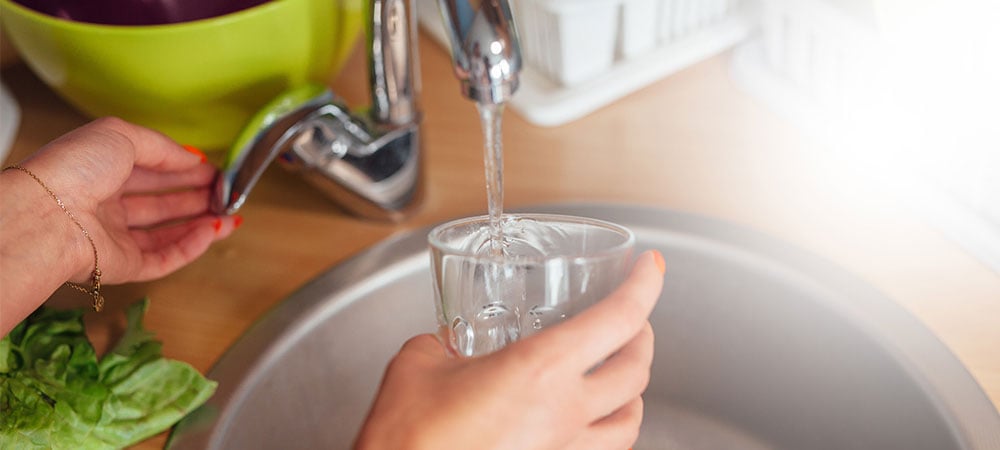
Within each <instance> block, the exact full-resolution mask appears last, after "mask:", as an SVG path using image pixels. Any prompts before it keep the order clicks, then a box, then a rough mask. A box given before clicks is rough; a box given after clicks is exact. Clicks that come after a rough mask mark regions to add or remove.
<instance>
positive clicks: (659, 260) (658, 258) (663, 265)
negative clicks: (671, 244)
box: [653, 250, 667, 275]
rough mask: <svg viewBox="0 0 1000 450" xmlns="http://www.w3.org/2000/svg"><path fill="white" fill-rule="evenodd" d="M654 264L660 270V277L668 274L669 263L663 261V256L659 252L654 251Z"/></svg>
mask: <svg viewBox="0 0 1000 450" xmlns="http://www.w3.org/2000/svg"><path fill="white" fill-rule="evenodd" d="M653 262H655V263H656V267H657V268H658V269H660V275H663V274H666V273H667V262H666V261H664V260H663V254H661V253H660V252H659V251H657V250H653Z"/></svg>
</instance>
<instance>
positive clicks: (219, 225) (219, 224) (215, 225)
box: [212, 219, 222, 234]
mask: <svg viewBox="0 0 1000 450" xmlns="http://www.w3.org/2000/svg"><path fill="white" fill-rule="evenodd" d="M212 228H215V234H219V231H222V219H215V220H213V221H212Z"/></svg>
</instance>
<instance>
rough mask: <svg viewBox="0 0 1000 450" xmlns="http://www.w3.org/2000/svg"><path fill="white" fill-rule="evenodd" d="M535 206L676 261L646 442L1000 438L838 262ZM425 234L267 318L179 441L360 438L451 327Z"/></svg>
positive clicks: (627, 219)
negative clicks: (605, 225) (424, 346)
mask: <svg viewBox="0 0 1000 450" xmlns="http://www.w3.org/2000/svg"><path fill="white" fill-rule="evenodd" d="M531 211H533V212H548V213H560V214H572V215H580V216H589V217H595V218H599V219H604V220H609V221H613V222H616V223H619V224H622V225H625V226H627V227H629V228H631V229H632V230H633V231H634V232H635V234H636V238H637V250H644V249H647V248H656V249H659V250H660V251H661V252H663V254H664V255H665V257H666V261H667V281H666V284H665V286H664V290H663V294H662V298H661V299H660V302H659V304H658V305H657V307H656V310H655V311H654V312H653V315H652V319H651V321H652V323H653V328H654V330H655V333H656V356H655V361H654V364H653V369H652V370H653V374H652V380H651V383H650V386H649V388H648V390H647V391H646V394H645V396H644V398H645V405H646V412H645V418H644V422H643V427H642V432H641V436H640V438H639V441H638V442H637V443H636V444H635V447H634V448H635V449H636V450H640V449H655V450H669V449H811V450H823V449H838V450H842V449H908V450H918V449H928V450H948V449H997V448H1000V415H998V413H997V410H996V408H995V407H994V406H993V404H992V403H991V402H990V401H989V399H988V398H987V397H986V395H985V393H984V392H983V390H982V389H981V388H980V387H979V386H978V385H977V384H976V382H975V381H974V380H973V378H972V377H971V375H969V373H968V372H967V371H966V369H965V368H964V367H963V366H962V365H961V363H960V362H959V361H958V360H957V359H956V358H955V357H954V356H953V355H952V354H951V353H950V352H949V350H948V349H947V348H946V347H945V346H944V345H943V344H942V343H941V342H940V341H938V340H937V339H936V338H935V337H934V336H933V335H932V334H931V333H930V331H929V330H927V329H926V328H925V327H924V326H923V325H921V324H920V323H919V322H918V321H917V320H916V319H915V318H914V317H912V316H911V315H910V314H908V313H907V312H906V311H904V310H903V309H902V308H901V307H899V306H898V305H896V304H894V303H893V302H892V301H891V300H889V299H888V298H886V297H885V296H884V295H882V294H881V293H879V292H878V291H877V290H875V289H874V288H873V287H871V286H869V285H868V284H866V283H865V282H863V281H862V280H860V279H858V278H857V277H854V276H852V275H851V274H849V273H847V272H846V271H844V270H843V269H840V268H838V267H836V266H835V265H833V264H831V263H830V262H827V261H825V260H822V259H821V258H818V257H816V256H813V255H810V254H808V253H806V252H803V251H802V250H799V249H796V248H793V247H791V246H789V245H787V244H785V243H782V242H781V241H780V240H778V239H775V238H773V237H768V236H765V235H762V234H760V233H758V232H754V231H752V230H748V229H745V228H742V227H739V226H736V225H733V224H728V223H724V222H720V221H717V220H713V219H708V218H704V217H697V216H693V215H689V214H683V213H679V212H673V211H666V210H658V209H649V208H644V207H635V206H623V205H615V206H610V205H592V204H568V205H549V206H544V207H539V208H532V209H531ZM427 231H428V230H426V229H425V230H421V231H416V232H409V233H406V234H403V235H400V236H397V237H394V238H392V239H389V240H388V241H386V242H383V243H381V244H378V245H376V246H374V247H373V248H371V249H369V250H367V251H365V252H363V253H361V254H360V255H358V256H356V257H354V258H352V259H351V260H349V261H347V262H345V263H342V264H340V265H337V266H336V267H333V268H332V269H330V270H329V271H327V272H326V273H324V274H322V275H320V276H319V277H317V278H316V279H315V280H313V281H312V282H310V283H308V284H307V285H305V286H304V287H303V288H302V289H300V290H299V291H298V292H296V293H295V294H293V295H292V296H291V297H289V298H288V299H287V300H286V301H284V302H282V303H281V304H279V305H278V306H277V307H275V308H274V309H273V310H272V311H270V312H269V313H268V314H266V315H265V316H264V317H263V318H262V319H261V320H260V321H259V322H258V323H256V324H255V325H254V326H252V327H251V328H250V329H249V330H248V331H247V333H246V334H245V335H244V336H243V337H242V338H240V339H239V340H238V341H237V342H236V343H235V344H234V345H233V347H232V348H231V349H229V350H228V351H227V353H226V354H225V355H224V356H223V357H222V358H221V359H220V360H219V361H218V363H217V364H216V365H215V367H213V368H212V369H211V371H210V372H209V374H208V376H209V378H212V379H215V380H217V381H218V382H219V388H218V391H217V393H216V394H215V396H214V397H213V398H212V399H211V400H209V402H208V403H207V404H206V405H205V406H204V407H202V408H201V409H199V410H197V411H196V412H195V413H193V414H192V415H191V416H189V417H188V418H186V419H185V420H184V421H183V422H182V423H180V424H179V425H178V426H177V427H176V428H175V430H174V432H173V434H172V436H171V439H170V442H169V444H168V446H170V447H171V448H199V449H200V448H211V449H241V450H244V449H256V448H290V449H291V448H294V449H299V448H302V449H306V448H308V449H312V448H324V449H347V448H350V446H351V444H352V441H353V439H354V436H355V434H356V433H357V431H358V429H359V427H360V425H361V423H362V420H363V419H364V417H365V414H366V413H367V410H368V407H369V405H370V404H371V401H372V399H373V398H374V395H375V392H376V389H377V388H378V385H379V381H380V378H381V375H382V372H383V370H384V368H385V365H386V363H387V362H388V361H389V359H390V358H391V357H392V355H394V354H395V353H396V351H397V350H398V349H399V347H400V345H402V343H403V342H405V341H406V339H407V338H409V337H411V336H413V335H415V334H418V333H424V332H433V331H434V330H435V329H436V322H435V319H434V307H433V303H432V302H433V300H432V298H433V290H432V287H431V275H430V272H429V270H430V258H429V255H428V252H427V245H426V235H427ZM511 432H517V430H511Z"/></svg>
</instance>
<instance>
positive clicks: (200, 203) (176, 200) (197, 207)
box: [122, 188, 209, 227]
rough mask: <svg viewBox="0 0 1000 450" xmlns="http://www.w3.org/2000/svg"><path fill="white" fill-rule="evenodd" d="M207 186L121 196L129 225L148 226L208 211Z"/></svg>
mask: <svg viewBox="0 0 1000 450" xmlns="http://www.w3.org/2000/svg"><path fill="white" fill-rule="evenodd" d="M208 195H209V190H208V188H201V189H193V190H187V191H178V192H172V193H169V194H160V195H129V196H125V197H122V205H123V206H124V207H125V211H126V217H125V220H126V224H127V225H128V226H129V227H149V226H153V225H158V224H161V223H165V222H169V221H172V220H177V219H183V218H186V217H193V216H196V215H199V214H203V213H205V212H207V211H208Z"/></svg>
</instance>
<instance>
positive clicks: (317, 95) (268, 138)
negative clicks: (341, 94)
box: [210, 84, 334, 214]
mask: <svg viewBox="0 0 1000 450" xmlns="http://www.w3.org/2000/svg"><path fill="white" fill-rule="evenodd" d="M333 100H334V96H333V93H332V92H331V91H330V89H329V88H327V87H326V86H321V85H317V84H305V85H303V86H300V87H298V88H295V89H292V90H290V91H287V92H285V93H282V94H281V95H279V96H278V97H276V98H275V99H274V100H271V102H269V103H268V104H267V105H266V106H265V107H264V108H262V109H261V110H260V111H258V112H257V114H256V115H254V117H253V118H251V119H250V121H249V122H247V125H246V126H245V127H244V128H243V131H242V132H240V135H239V137H237V139H236V141H235V143H234V144H233V146H232V148H231V149H230V151H229V155H228V157H227V160H226V164H225V167H224V168H223V169H222V171H221V172H220V173H219V174H218V176H217V177H216V179H215V186H214V189H215V192H214V193H213V195H212V199H211V205H210V207H211V209H212V212H214V213H216V214H235V213H236V211H237V210H239V209H240V207H241V206H243V203H244V202H245V201H246V198H247V195H249V193H250V190H251V189H253V187H254V185H256V184H257V180H259V179H260V176H261V175H262V174H263V173H264V170H265V169H267V167H268V166H269V165H270V164H271V162H272V161H274V158H275V157H276V156H277V155H278V153H280V152H281V150H282V149H283V148H284V147H285V145H284V144H285V143H286V141H287V140H288V139H290V138H291V137H292V136H294V135H295V134H296V131H297V128H298V127H300V126H301V124H302V123H303V122H304V119H305V118H306V117H308V116H309V115H311V114H312V113H314V112H315V111H317V110H319V109H320V108H322V107H323V106H324V105H327V104H329V103H331V102H333Z"/></svg>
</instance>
